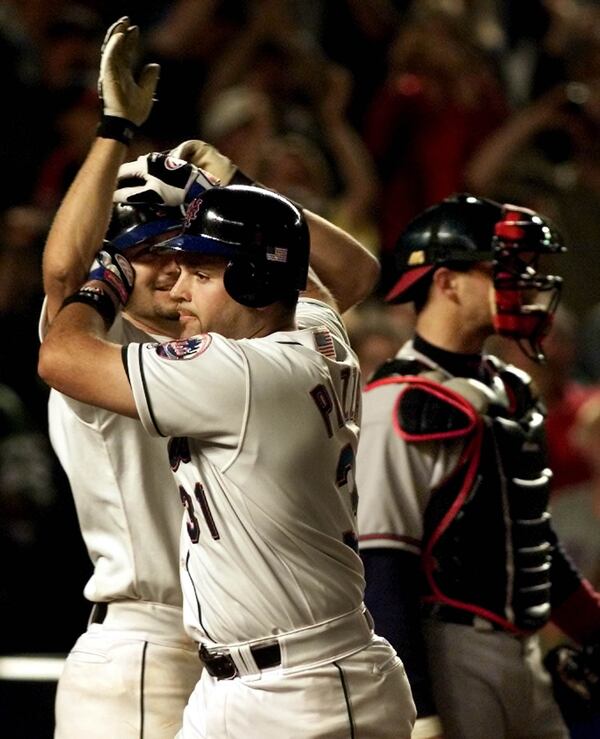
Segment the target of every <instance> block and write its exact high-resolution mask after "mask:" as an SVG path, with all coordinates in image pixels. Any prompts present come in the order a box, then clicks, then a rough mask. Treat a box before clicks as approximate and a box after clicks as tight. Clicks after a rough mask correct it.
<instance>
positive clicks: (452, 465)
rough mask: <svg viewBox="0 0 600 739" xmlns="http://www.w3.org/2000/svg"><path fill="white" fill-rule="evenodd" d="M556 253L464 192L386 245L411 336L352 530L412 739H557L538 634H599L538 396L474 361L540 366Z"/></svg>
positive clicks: (388, 376) (551, 239) (388, 388)
mask: <svg viewBox="0 0 600 739" xmlns="http://www.w3.org/2000/svg"><path fill="white" fill-rule="evenodd" d="M563 250H564V249H563V247H562V245H561V242H560V240H559V238H558V236H557V234H556V233H555V231H554V230H553V229H552V227H551V225H550V224H549V223H548V222H547V221H546V220H545V219H544V218H542V217H541V216H539V215H538V214H536V213H534V212H532V211H529V210H526V209H525V208H519V207H515V206H511V205H501V204H499V203H495V202H493V201H489V200H484V199H481V198H476V197H472V196H470V195H458V196H454V197H452V198H449V199H447V200H445V201H443V202H441V203H438V204H437V205H435V206H433V207H432V208H430V209H428V210H427V211H425V212H424V213H423V214H421V215H420V216H419V217H417V218H416V219H415V220H414V221H413V222H412V223H411V224H410V225H409V226H408V227H407V229H406V230H405V231H404V232H403V234H402V235H401V236H400V238H399V240H398V244H397V247H396V260H397V269H398V276H397V277H398V279H397V282H396V284H395V285H394V287H393V288H392V290H391V292H390V293H389V295H388V296H387V299H388V300H389V301H390V302H392V303H400V302H408V301H412V302H413V303H414V305H415V308H416V312H417V320H416V333H415V336H414V338H413V339H412V340H411V341H409V342H408V343H407V344H405V345H404V346H403V347H402V348H401V349H400V351H399V353H398V354H397V356H396V357H395V359H393V360H390V361H389V362H388V363H386V364H384V365H383V366H382V367H381V368H380V369H379V370H378V371H377V372H376V373H375V375H374V376H373V378H371V380H370V383H369V384H368V386H367V387H366V391H365V393H364V415H363V428H362V435H361V444H360V448H359V453H358V460H357V484H358V487H359V490H360V496H361V497H360V504H359V508H358V521H359V531H360V547H361V554H362V556H363V560H364V563H365V574H366V580H367V592H366V603H367V605H368V607H369V608H370V609H371V611H372V613H373V617H374V621H375V627H376V629H378V630H379V633H381V634H383V635H384V636H386V637H387V638H388V639H389V640H390V642H391V643H392V644H393V645H394V646H395V647H396V649H397V651H398V653H399V655H400V656H401V657H402V659H403V661H404V662H405V664H406V666H407V672H408V675H409V680H410V682H411V687H412V690H413V695H414V698H415V703H416V705H417V711H418V720H417V722H416V725H415V731H414V734H413V736H415V737H419V738H423V739H425V738H426V737H441V736H443V737H445V739H489V737H494V739H508V737H510V738H511V739H517V738H519V739H525V737H527V738H528V739H531V738H533V737H536V738H538V739H541V738H542V737H543V738H544V739H550V738H552V739H558V738H559V737H561V738H563V739H564V738H565V737H567V736H568V733H567V730H566V727H565V725H564V723H563V720H562V718H561V715H560V712H559V710H558V707H557V705H556V704H555V703H554V701H553V697H552V692H551V689H550V684H549V679H548V674H547V673H546V672H545V671H544V669H543V668H542V665H541V662H540V652H539V647H538V643H537V638H536V636H535V635H536V633H537V632H538V631H539V629H541V627H542V626H544V624H546V623H547V622H548V621H549V620H552V621H553V622H554V623H555V624H557V625H558V626H559V627H560V628H561V629H563V630H564V631H565V632H566V633H567V634H568V635H569V636H571V637H572V638H573V639H574V640H576V641H578V642H580V643H586V642H590V641H591V642H594V641H597V640H598V638H599V637H600V604H599V597H598V594H596V593H595V592H593V590H592V588H591V586H590V585H589V583H587V582H586V581H585V580H584V579H583V578H582V577H581V576H580V575H579V573H578V572H577V571H576V570H575V569H574V568H573V566H572V565H571V563H570V562H569V561H568V560H567V558H566V556H565V555H564V553H563V551H562V549H561V547H560V545H559V543H558V542H557V541H556V537H555V535H554V533H553V531H552V527H551V525H550V516H549V514H548V512H547V503H548V488H549V484H550V479H551V475H552V473H551V471H550V470H549V469H548V468H547V466H546V459H545V453H544V444H543V425H544V423H543V414H542V411H541V408H540V405H539V402H538V400H537V398H536V395H535V391H534V390H533V388H532V386H531V383H530V379H529V377H528V376H527V375H526V374H525V373H523V372H522V371H520V370H517V369H516V368H514V367H512V366H508V365H505V364H503V363H502V362H500V361H499V360H498V359H497V358H495V357H493V356H490V355H488V354H485V353H484V352H483V343H484V341H485V339H486V338H487V337H488V336H489V335H491V334H492V333H494V332H497V333H500V334H503V335H506V336H509V337H511V338H512V339H514V340H515V341H517V342H519V344H520V345H521V346H522V348H523V349H524V350H525V351H526V352H527V353H528V354H529V355H531V356H534V357H539V356H540V354H541V351H542V350H541V341H542V338H543V336H544V334H545V332H546V331H547V328H548V326H549V323H550V321H551V318H552V314H553V311H554V310H555V307H556V303H557V300H558V294H559V288H560V278H558V277H555V276H551V275H545V274H542V273H541V272H540V271H539V268H538V262H539V259H540V257H541V255H542V254H555V253H558V252H561V251H563Z"/></svg>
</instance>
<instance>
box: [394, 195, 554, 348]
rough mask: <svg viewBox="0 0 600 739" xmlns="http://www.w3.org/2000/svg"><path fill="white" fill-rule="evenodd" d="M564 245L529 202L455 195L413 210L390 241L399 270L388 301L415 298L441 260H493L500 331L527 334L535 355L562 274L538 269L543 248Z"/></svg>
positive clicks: (513, 335)
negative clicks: (522, 204)
mask: <svg viewBox="0 0 600 739" xmlns="http://www.w3.org/2000/svg"><path fill="white" fill-rule="evenodd" d="M562 251H566V249H565V247H564V246H563V244H562V239H561V237H560V235H559V234H558V232H557V231H556V229H555V228H554V227H553V226H552V225H551V224H550V222H549V221H548V220H547V219H545V218H543V217H542V216H540V215H539V214H537V213H535V212H534V211H532V210H529V209H528V208H522V207H520V206H516V205H510V204H506V203H504V204H503V203H497V202H495V201H494V200H488V199H487V198H479V197H474V196H473V195H469V194H468V193H462V194H460V195H453V196H452V197H449V198H447V199H446V200H443V201H442V202H440V203H438V204H437V205H434V206H432V207H431V208H428V209H427V210H426V211H424V212H423V213H422V214H421V215H419V216H417V217H416V218H415V219H414V220H413V221H411V223H409V225H408V226H407V228H406V229H405V231H404V232H403V233H402V234H401V235H400V237H399V239H398V242H397V244H396V248H395V254H394V257H395V264H396V269H397V270H398V273H399V277H398V280H397V282H396V284H395V285H394V287H393V288H392V289H391V290H390V292H389V293H388V295H387V296H386V300H388V301H389V302H391V303H404V302H410V301H412V300H414V299H415V297H416V296H417V294H418V292H419V289H420V288H421V286H422V285H423V281H424V278H425V277H426V276H427V275H431V274H432V272H433V271H434V270H435V269H436V268H437V267H441V266H444V265H447V266H453V265H458V264H461V265H464V264H469V263H470V262H486V261H487V262H493V264H494V288H495V293H496V315H495V316H494V328H495V330H496V332H497V333H498V334H501V335H503V336H508V337H510V338H512V339H515V340H517V341H519V342H521V341H522V340H525V341H527V342H528V346H529V349H527V348H525V347H523V346H522V348H523V350H524V351H525V353H526V354H527V355H528V356H530V357H531V358H533V359H539V358H541V357H542V356H543V355H542V353H541V340H542V339H543V338H544V336H545V335H546V333H547V332H548V330H549V328H550V326H551V323H552V317H553V315H554V312H555V310H556V307H557V305H558V300H559V297H560V288H561V283H562V279H561V278H560V277H557V276H555V275H546V274H543V273H541V272H539V271H538V262H539V258H540V256H541V255H542V254H555V253H558V252H562Z"/></svg>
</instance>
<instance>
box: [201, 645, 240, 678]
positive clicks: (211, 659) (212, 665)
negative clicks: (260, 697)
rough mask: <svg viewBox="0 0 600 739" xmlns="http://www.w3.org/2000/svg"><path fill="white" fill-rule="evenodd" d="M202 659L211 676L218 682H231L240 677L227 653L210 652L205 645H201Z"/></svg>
mask: <svg viewBox="0 0 600 739" xmlns="http://www.w3.org/2000/svg"><path fill="white" fill-rule="evenodd" d="M199 654H200V659H201V660H202V662H203V663H204V666H205V667H206V670H207V672H208V674H209V675H212V677H216V678H217V680H231V679H233V678H234V677H237V675H238V669H237V667H236V666H235V662H234V661H233V659H232V658H231V655H230V654H228V653H227V652H224V651H221V652H209V651H208V649H207V648H206V647H205V646H204V644H201V645H200V650H199Z"/></svg>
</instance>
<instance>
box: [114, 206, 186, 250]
mask: <svg viewBox="0 0 600 739" xmlns="http://www.w3.org/2000/svg"><path fill="white" fill-rule="evenodd" d="M183 217H184V210H183V208H182V207H169V206H166V205H151V204H135V205H132V204H130V203H115V205H113V209H112V213H111V219H110V223H109V225H108V230H107V232H106V237H105V238H106V241H110V243H111V244H112V245H113V246H114V247H115V248H116V249H118V250H119V251H128V250H133V249H134V247H138V248H139V250H144V249H149V248H150V247H152V246H153V245H155V244H157V243H161V242H163V241H165V240H166V239H168V238H169V237H170V236H172V235H173V234H176V233H178V232H179V231H181V227H182V224H183ZM135 251H136V252H137V251H138V249H135Z"/></svg>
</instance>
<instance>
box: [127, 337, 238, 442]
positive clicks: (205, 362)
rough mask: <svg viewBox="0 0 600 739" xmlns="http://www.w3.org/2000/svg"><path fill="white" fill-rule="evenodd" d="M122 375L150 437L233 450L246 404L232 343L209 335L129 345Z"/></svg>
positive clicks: (236, 348) (234, 344)
mask: <svg viewBox="0 0 600 739" xmlns="http://www.w3.org/2000/svg"><path fill="white" fill-rule="evenodd" d="M126 361H127V370H128V373H129V379H130V383H131V388H132V391H133V395H134V399H135V403H136V406H137V409H138V413H139V415H140V420H141V421H142V423H143V424H144V427H145V429H146V431H148V433H150V434H151V435H153V436H193V437H196V438H198V439H202V438H204V437H207V438H208V436H210V438H211V441H212V442H213V443H218V444H223V445H225V446H228V445H234V444H235V443H236V441H237V439H238V438H239V434H240V429H241V427H242V425H243V419H244V417H245V412H246V405H247V400H248V397H247V396H248V392H247V388H248V368H247V362H246V359H245V357H244V354H243V352H242V351H241V350H240V349H239V348H238V347H237V345H236V342H235V341H231V340H228V339H225V338H223V337H222V336H219V335H218V334H208V335H201V336H196V337H192V338H191V339H187V340H184V341H169V342H167V343H164V344H130V345H129V346H128V347H127V353H126Z"/></svg>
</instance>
